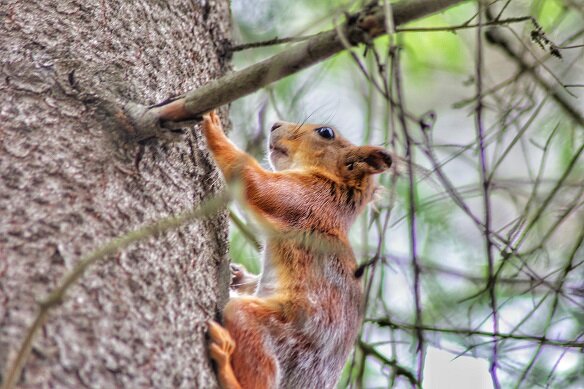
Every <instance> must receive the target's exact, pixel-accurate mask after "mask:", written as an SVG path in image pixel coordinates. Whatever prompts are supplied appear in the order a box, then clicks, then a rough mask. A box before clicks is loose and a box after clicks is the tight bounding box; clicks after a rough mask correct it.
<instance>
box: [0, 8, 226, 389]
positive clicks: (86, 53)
mask: <svg viewBox="0 0 584 389" xmlns="http://www.w3.org/2000/svg"><path fill="white" fill-rule="evenodd" d="M229 20H230V15H229V2H228V1H227V0H218V1H210V0H207V1H204V0H201V1H192V0H174V1H172V2H166V1H157V0H119V1H115V0H107V1H93V2H87V1H82V0H69V1H64V0H44V1H29V0H12V1H11V0H2V2H1V3H0V54H1V59H0V63H1V66H0V75H1V78H0V371H4V369H5V368H6V366H7V365H9V364H10V362H11V361H12V360H13V358H14V356H15V352H16V348H17V347H18V346H19V344H20V342H21V341H22V337H23V336H24V331H25V329H26V327H28V326H29V325H30V324H31V321H32V319H33V316H34V314H35V310H36V302H35V299H36V298H39V297H42V296H44V295H46V294H47V292H49V291H50V289H51V288H52V287H54V286H55V285H56V283H57V281H58V280H59V279H60V277H61V276H62V275H63V274H64V273H65V272H66V271H67V270H68V269H71V268H72V267H73V266H74V265H75V263H76V262H77V261H78V260H79V258H80V257H81V256H82V255H84V254H87V253H88V252H90V251H91V250H92V249H95V248H96V247H98V246H99V245H101V244H103V243H104V242H105V241H107V240H109V239H111V238H113V237H116V236H119V235H121V234H123V233H124V232H127V231H129V230H132V229H135V228H137V227H139V226H142V225H144V224H147V223H150V222H152V221H155V220H157V219H160V218H161V217H163V216H167V215H171V214H177V213H180V212H183V211H185V210H188V209H190V208H192V207H193V206H195V205H196V204H199V203H201V201H203V199H206V198H209V197H212V196H213V195H214V194H215V193H217V192H218V191H219V190H221V186H222V184H221V182H222V181H221V180H220V179H219V176H218V173H217V171H216V170H215V168H214V164H213V162H212V161H211V159H210V156H209V154H208V153H207V151H206V147H205V146H204V142H203V141H202V138H201V136H200V135H199V133H198V130H197V128H195V129H194V130H193V131H189V133H188V134H186V136H185V138H184V139H183V140H181V141H180V142H174V143H169V142H166V141H147V142H143V143H142V144H139V143H136V142H128V141H125V140H124V139H123V138H121V137H120V136H119V135H118V134H119V131H118V127H119V122H118V121H116V120H115V114H114V115H112V112H113V113H115V107H116V106H120V107H122V106H123V105H124V104H125V103H126V102H128V101H140V102H148V103H155V102H157V101H160V100H162V99H164V98H166V97H168V96H172V95H177V94H180V93H181V92H183V91H185V90H189V89H192V88H196V87H198V86H200V85H202V84H204V83H206V82H208V81H209V80H211V79H215V78H217V77H219V76H221V75H222V74H224V72H225V71H226V70H227V61H226V60H225V58H224V57H223V54H222V53H224V47H225V46H226V42H228V38H229V36H228V34H229V33H228V31H229ZM112 107H113V108H112ZM226 225H227V224H226V218H225V215H224V214H220V215H218V216H213V217H208V218H205V219H204V220H200V221H197V222H195V223H193V224H191V225H189V226H186V227H183V228H180V229H178V230H176V231H175V232H172V233H169V234H166V235H164V236H160V237H156V238H152V239H149V240H147V241H146V242H143V243H140V244H137V245H135V246H133V248H131V249H128V250H125V251H124V252H123V253H121V254H120V255H118V256H116V257H115V258H113V259H110V260H109V261H103V262H100V263H99V264H97V265H95V266H94V267H92V268H90V270H89V272H88V273H87V274H86V275H85V277H84V278H82V280H81V281H80V283H79V284H78V285H76V286H74V287H73V288H72V290H70V291H69V293H68V298H67V299H66V300H65V301H64V303H63V305H61V306H59V307H58V308H56V309H55V310H54V311H53V312H52V313H51V314H50V316H49V318H48V321H47V323H46V324H45V325H44V327H43V329H42V331H41V332H40V333H39V334H38V336H37V337H36V338H35V341H34V344H33V349H32V354H31V355H30V357H29V359H28V360H27V363H26V365H25V368H24V371H23V375H22V377H21V380H20V381H19V382H18V384H19V386H21V387H83V386H91V387H103V388H112V387H201V388H202V387H205V388H206V387H213V386H215V377H214V374H213V372H212V370H211V366H210V363H209V360H208V357H207V352H206V349H205V339H204V332H205V326H204V321H205V320H206V319H208V318H209V317H210V316H213V315H214V314H215V312H216V311H217V309H218V307H219V306H221V305H222V301H223V300H225V299H226V293H227V276H228V274H227V266H226V264H227V258H226V242H227V230H226Z"/></svg>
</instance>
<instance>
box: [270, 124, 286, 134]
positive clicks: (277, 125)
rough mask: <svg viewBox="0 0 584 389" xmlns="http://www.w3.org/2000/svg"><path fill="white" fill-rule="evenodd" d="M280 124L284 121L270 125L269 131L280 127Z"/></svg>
mask: <svg viewBox="0 0 584 389" xmlns="http://www.w3.org/2000/svg"><path fill="white" fill-rule="evenodd" d="M282 124H284V123H282V122H276V123H274V125H273V126H272V129H271V130H270V132H271V131H274V130H275V129H277V128H280V127H282Z"/></svg>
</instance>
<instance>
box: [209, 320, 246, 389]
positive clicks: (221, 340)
mask: <svg viewBox="0 0 584 389" xmlns="http://www.w3.org/2000/svg"><path fill="white" fill-rule="evenodd" d="M207 327H208V329H209V336H210V337H211V342H210V344H209V352H210V354H211V359H213V360H214V361H215V363H217V377H218V379H219V384H220V385H221V387H222V388H223V389H241V385H239V382H238V381H237V378H235V374H234V373H233V368H232V367H231V354H233V351H235V342H234V341H233V338H231V335H229V331H227V330H226V329H225V328H223V327H222V326H221V325H220V324H219V323H217V322H216V321H214V320H209V321H207Z"/></svg>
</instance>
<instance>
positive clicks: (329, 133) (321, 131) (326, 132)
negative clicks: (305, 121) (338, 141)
mask: <svg viewBox="0 0 584 389" xmlns="http://www.w3.org/2000/svg"><path fill="white" fill-rule="evenodd" d="M314 131H316V133H317V134H318V135H320V136H322V137H323V138H325V139H333V138H334V137H335V132H334V131H333V129H332V128H330V127H320V128H317V129H316V130H314Z"/></svg>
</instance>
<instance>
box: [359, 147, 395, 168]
mask: <svg viewBox="0 0 584 389" xmlns="http://www.w3.org/2000/svg"><path fill="white" fill-rule="evenodd" d="M363 162H365V163H366V164H368V165H369V166H370V167H371V169H372V170H373V171H372V172H371V173H373V174H375V173H381V172H384V171H386V170H387V169H389V168H390V167H391V164H392V159H391V155H390V154H389V152H388V151H387V150H385V149H382V148H377V147H376V148H374V149H372V150H369V153H367V154H366V156H365V158H364V159H363Z"/></svg>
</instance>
